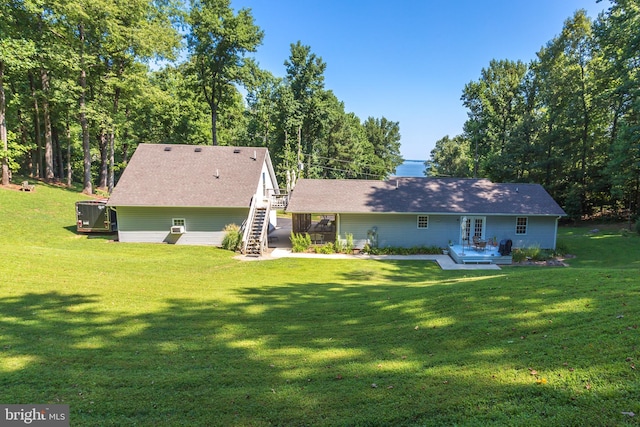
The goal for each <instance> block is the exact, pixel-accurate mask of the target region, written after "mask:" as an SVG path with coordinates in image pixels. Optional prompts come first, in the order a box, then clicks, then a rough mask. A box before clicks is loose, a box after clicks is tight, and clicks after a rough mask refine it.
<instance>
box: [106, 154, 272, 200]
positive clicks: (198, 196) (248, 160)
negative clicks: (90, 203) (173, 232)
mask: <svg viewBox="0 0 640 427" xmlns="http://www.w3.org/2000/svg"><path fill="white" fill-rule="evenodd" d="M265 162H267V167H268V170H269V171H270V175H272V176H271V179H272V180H273V181H274V185H276V186H277V184H276V183H275V176H273V173H272V171H273V167H272V166H271V160H270V158H269V153H268V151H267V149H266V148H250V147H221V146H215V147H211V146H194V145H180V144H140V145H139V146H138V148H137V149H136V151H135V153H134V154H133V156H132V157H131V160H130V161H129V164H128V165H127V168H126V169H125V171H124V173H123V174H122V177H121V178H120V180H119V181H118V184H117V185H116V187H115V188H114V190H113V194H112V195H111V197H110V199H109V203H108V204H109V205H112V206H188V207H248V206H249V204H250V203H251V197H253V195H254V194H255V193H256V191H257V190H258V185H259V183H260V178H261V173H262V169H263V165H264V164H265Z"/></svg>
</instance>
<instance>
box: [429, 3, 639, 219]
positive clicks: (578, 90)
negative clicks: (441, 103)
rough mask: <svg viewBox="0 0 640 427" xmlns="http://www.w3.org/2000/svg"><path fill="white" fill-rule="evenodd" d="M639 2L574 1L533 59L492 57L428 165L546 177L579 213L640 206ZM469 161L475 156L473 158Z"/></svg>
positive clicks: (467, 172) (516, 178)
mask: <svg viewBox="0 0 640 427" xmlns="http://www.w3.org/2000/svg"><path fill="white" fill-rule="evenodd" d="M639 34H640V7H639V6H638V4H637V2H635V1H631V0H612V1H611V6H610V8H609V9H608V10H607V11H606V12H604V13H602V14H601V15H600V16H599V17H598V18H597V19H596V20H595V21H592V20H590V19H589V18H588V17H587V15H586V12H585V11H583V10H579V11H577V12H576V13H575V14H574V15H573V16H572V17H570V18H568V19H567V20H566V21H565V23H564V26H563V28H562V29H561V31H560V33H559V34H558V35H557V36H556V37H554V38H553V39H552V40H550V41H549V42H548V43H547V44H546V45H545V46H543V47H541V49H540V50H539V51H538V52H537V55H536V56H537V57H536V59H535V60H534V61H532V62H531V63H529V64H524V63H522V62H520V61H513V60H508V59H505V60H492V61H491V62H490V63H489V65H488V67H486V68H484V69H483V70H482V71H481V73H480V78H479V79H478V80H476V81H472V82H469V83H468V84H467V85H466V86H465V87H464V90H463V92H462V97H461V100H462V102H463V105H464V106H465V107H466V108H467V111H468V119H467V121H466V122H465V124H464V130H463V133H462V134H461V135H459V136H456V137H454V138H453V139H450V138H449V137H448V136H446V137H444V138H443V139H441V140H440V141H438V142H437V143H436V147H435V149H434V150H433V151H432V152H431V157H430V161H429V162H428V163H429V164H430V165H431V173H434V174H445V175H448V174H457V175H461V176H478V177H487V178H490V179H492V180H496V181H513V182H537V183H541V184H543V185H544V186H545V187H546V188H547V190H548V191H550V193H551V194H552V195H553V196H554V197H555V198H556V200H557V201H558V202H559V203H560V204H561V205H562V206H563V207H564V209H565V211H566V212H567V213H568V214H569V215H570V216H571V217H572V218H576V219H578V218H585V217H590V216H592V215H594V214H599V213H604V212H613V213H614V214H619V213H624V214H630V215H632V216H637V215H638V214H639V213H640V156H639V155H640V141H639V139H638V135H640V115H639V114H638V111H640V97H639V96H638V95H639V89H638V88H639V87H640V36H639ZM468 165H472V167H469V166H468Z"/></svg>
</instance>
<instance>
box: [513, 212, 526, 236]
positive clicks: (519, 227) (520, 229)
mask: <svg viewBox="0 0 640 427" xmlns="http://www.w3.org/2000/svg"><path fill="white" fill-rule="evenodd" d="M520 220H524V224H520ZM528 230H529V217H527V216H517V217H516V236H524V235H526V234H527V231H528Z"/></svg>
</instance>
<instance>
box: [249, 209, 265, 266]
mask: <svg viewBox="0 0 640 427" xmlns="http://www.w3.org/2000/svg"><path fill="white" fill-rule="evenodd" d="M248 226H249V231H248V234H247V240H246V242H245V248H244V254H245V255H247V256H260V255H262V251H263V250H264V248H265V246H266V245H265V241H266V236H267V231H268V228H269V207H268V206H261V207H256V208H255V210H254V211H253V216H252V218H251V222H250V223H249V225H248Z"/></svg>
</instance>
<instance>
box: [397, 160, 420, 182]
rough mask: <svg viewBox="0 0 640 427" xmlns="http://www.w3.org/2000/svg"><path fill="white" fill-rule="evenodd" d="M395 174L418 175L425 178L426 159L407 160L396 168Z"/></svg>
mask: <svg viewBox="0 0 640 427" xmlns="http://www.w3.org/2000/svg"><path fill="white" fill-rule="evenodd" d="M395 176H417V177H420V178H424V177H425V175H424V160H405V161H404V163H403V164H401V165H400V166H398V168H397V169H396V173H395Z"/></svg>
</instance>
